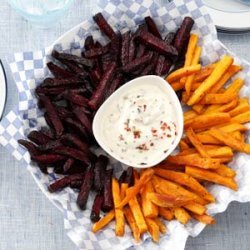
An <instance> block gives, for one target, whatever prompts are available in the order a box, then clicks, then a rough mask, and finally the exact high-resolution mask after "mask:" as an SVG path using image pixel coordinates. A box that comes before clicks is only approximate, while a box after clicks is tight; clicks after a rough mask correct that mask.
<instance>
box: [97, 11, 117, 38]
mask: <svg viewBox="0 0 250 250" xmlns="http://www.w3.org/2000/svg"><path fill="white" fill-rule="evenodd" d="M93 19H94V21H95V22H96V24H97V25H98V26H99V28H100V30H101V32H103V33H104V34H105V35H106V36H107V37H108V38H109V39H112V38H113V37H114V36H116V33H115V32H114V30H113V29H112V27H111V26H110V25H109V24H108V22H107V21H106V19H105V18H104V16H103V15H102V13H97V14H96V15H94V16H93Z"/></svg>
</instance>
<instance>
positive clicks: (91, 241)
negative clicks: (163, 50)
mask: <svg viewBox="0 0 250 250" xmlns="http://www.w3.org/2000/svg"><path fill="white" fill-rule="evenodd" d="M97 11H101V12H102V13H103V14H104V16H105V17H106V18H107V20H108V22H109V23H111V25H112V26H113V27H115V29H116V30H122V32H124V31H126V30H127V29H128V28H129V29H133V28H134V27H135V26H136V25H137V24H140V23H141V22H142V20H143V17H145V16H147V15H150V16H152V17H153V18H154V20H156V23H157V25H158V27H159V29H160V31H161V33H162V34H164V35H165V34H166V33H167V32H169V31H173V30H176V29H177V27H178V26H179V25H180V23H181V21H182V18H183V17H184V16H187V15H188V16H192V17H193V18H194V19H195V27H194V32H195V33H197V34H199V35H200V37H201V40H200V45H201V46H202V48H203V53H202V63H204V64H207V63H210V62H214V61H216V60H218V59H219V57H220V56H221V55H223V54H225V53H229V52H228V50H227V49H226V48H225V47H224V46H223V45H222V44H221V43H220V42H219V41H218V40H216V39H217V36H216V31H215V27H214V25H213V23H212V21H211V18H210V16H209V15H208V14H207V13H206V9H205V7H204V5H203V4H202V2H201V1H200V0H196V1H192V0H176V1H175V2H174V3H170V4H168V5H166V6H164V7H162V8H160V7H159V6H158V5H157V4H156V3H155V2H154V1H152V0H145V1H144V0H136V1H131V0H129V1H128V0H112V1H107V0H101V1H100V3H99V7H98V8H97V10H96V11H95V12H97ZM89 34H92V35H93V36H94V38H95V39H98V40H100V41H101V42H102V43H105V38H103V37H101V34H100V32H99V30H98V28H97V26H96V25H95V24H94V22H93V21H92V20H88V21H85V22H84V23H82V24H81V25H79V26H77V27H76V28H75V29H74V30H73V31H71V32H70V33H67V35H66V37H63V38H61V40H60V41H58V43H57V44H56V45H52V46H50V47H48V48H45V49H43V50H41V51H36V52H22V53H16V54H14V55H13V56H10V57H9V58H8V61H9V65H10V68H11V71H12V73H13V77H14V79H15V82H16V84H17V88H18V92H19V106H18V107H17V108H16V109H15V110H13V111H11V112H10V113H9V114H8V115H7V116H6V117H5V118H4V119H3V120H2V122H1V124H0V143H1V144H2V145H3V146H5V147H6V148H7V149H8V151H9V152H10V153H11V154H13V156H14V157H15V158H16V159H17V160H19V161H20V163H21V164H22V165H23V166H25V167H27V168H28V170H29V171H30V173H31V174H32V176H33V177H34V179H35V181H36V182H37V184H38V185H39V186H40V188H41V190H42V191H43V192H44V193H45V195H47V196H48V198H49V199H50V200H51V201H52V202H53V203H54V204H55V205H56V206H57V207H58V208H59V209H60V210H61V211H62V212H63V214H64V225H65V229H66V231H67V234H68V236H69V237H70V238H71V239H72V241H73V242H74V243H75V244H76V245H77V246H78V247H79V248H80V249H95V250H96V249H110V248H115V249H126V248H131V249H132V248H136V249H155V248H157V249H184V246H185V242H186V239H187V237H188V235H192V236H196V235H198V234H199V233H200V232H201V230H202V229H203V228H204V225H202V224H201V223H197V222H195V221H191V222H189V223H188V225H186V226H185V227H184V226H183V225H181V224H180V223H178V222H177V221H172V222H170V223H167V227H168V233H167V235H166V236H164V237H162V238H161V241H160V244H159V245H157V246H156V245H155V244H154V243H152V241H151V240H150V238H149V237H148V235H145V236H144V239H143V241H142V243H141V244H140V245H135V242H134V241H133V239H132V237H131V233H130V231H129V229H128V227H126V234H125V236H124V237H122V238H120V237H119V238H117V237H116V236H115V234H114V224H112V223H111V225H110V226H109V227H108V228H107V229H105V230H103V231H101V232H99V233H98V234H93V233H92V232H91V223H90V220H89V214H90V209H91V203H92V201H93V198H94V195H93V194H91V197H90V199H89V202H88V204H87V210H86V211H84V212H82V211H80V210H79V209H78V207H77V206H76V197H77V194H76V193H75V192H74V191H73V190H71V189H69V188H66V189H64V190H63V191H61V192H60V193H56V194H50V193H49V192H48V191H47V186H48V185H49V183H50V182H51V181H53V180H55V179H56V178H58V177H59V176H56V175H54V174H53V173H52V172H51V171H49V175H44V174H42V173H41V172H40V170H39V169H38V168H37V167H36V166H35V165H33V163H32V162H31V161H30V157H29V154H28V153H27V152H26V151H25V150H24V149H23V148H21V147H20V146H18V143H17V140H18V139H21V138H25V135H27V134H28V133H29V132H30V131H31V130H35V129H40V128H41V127H43V126H45V125H46V123H45V120H44V118H43V116H42V112H41V111H40V110H39V109H38V108H37V100H36V98H35V95H34V89H35V87H36V86H37V85H38V84H40V82H41V81H42V79H44V78H45V77H47V76H48V75H49V72H48V70H47V68H46V62H47V61H49V60H50V54H51V51H52V49H53V47H55V48H56V49H57V50H59V51H66V52H70V53H73V54H76V55H79V54H80V52H81V50H82V48H83V44H84V39H85V38H86V36H88V35H89ZM235 58H236V63H238V64H241V65H242V66H243V67H244V71H243V72H242V73H240V74H238V76H241V77H242V78H244V79H246V85H245V87H244V88H243V89H242V92H241V94H242V95H244V96H249V94H250V86H249V80H248V79H249V78H247V76H249V75H250V69H249V64H248V63H247V62H246V61H244V60H240V59H239V58H237V57H235ZM249 160H250V158H249V156H245V155H242V154H238V156H237V157H236V158H235V160H234V162H233V163H232V167H233V168H234V169H235V170H236V171H237V178H238V179H237V180H238V184H239V191H238V192H233V191H231V190H229V189H227V188H225V187H221V186H216V185H213V186H212V187H210V188H211V192H212V193H213V194H214V195H215V197H216V199H217V202H216V203H215V204H212V205H210V206H209V207H208V212H209V213H210V214H215V213H218V212H222V211H224V210H225V209H226V207H227V205H228V204H229V202H231V201H233V200H237V201H241V202H245V201H250V194H249V192H248V190H250V181H249V180H250V169H249V167H247V161H249ZM111 165H114V168H115V170H116V173H119V172H121V170H122V168H123V166H122V165H121V164H120V163H117V162H115V161H114V160H112V161H111Z"/></svg>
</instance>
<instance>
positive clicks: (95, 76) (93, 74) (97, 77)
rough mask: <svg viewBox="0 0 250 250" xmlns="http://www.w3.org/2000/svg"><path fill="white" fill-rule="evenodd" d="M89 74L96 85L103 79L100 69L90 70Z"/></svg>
mask: <svg viewBox="0 0 250 250" xmlns="http://www.w3.org/2000/svg"><path fill="white" fill-rule="evenodd" d="M89 76H90V78H91V81H92V82H93V84H94V86H97V85H98V84H99V82H100V79H101V71H100V70H99V69H97V68H96V69H94V70H91V71H90V72H89Z"/></svg>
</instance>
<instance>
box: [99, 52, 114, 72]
mask: <svg viewBox="0 0 250 250" xmlns="http://www.w3.org/2000/svg"><path fill="white" fill-rule="evenodd" d="M111 63H112V56H111V55H110V54H105V55H103V56H102V57H101V66H102V72H106V71H107V70H108V68H109V65H110V64H111Z"/></svg>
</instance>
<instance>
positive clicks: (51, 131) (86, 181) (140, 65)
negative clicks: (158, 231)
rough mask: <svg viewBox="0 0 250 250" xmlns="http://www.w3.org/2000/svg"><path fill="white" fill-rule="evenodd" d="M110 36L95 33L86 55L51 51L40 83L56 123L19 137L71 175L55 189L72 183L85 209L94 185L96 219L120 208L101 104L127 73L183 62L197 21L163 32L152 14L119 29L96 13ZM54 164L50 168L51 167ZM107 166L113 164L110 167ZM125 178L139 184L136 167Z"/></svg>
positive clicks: (44, 166) (47, 163) (48, 116)
mask: <svg viewBox="0 0 250 250" xmlns="http://www.w3.org/2000/svg"><path fill="white" fill-rule="evenodd" d="M93 19H94V21H95V23H96V24H97V26H98V27H99V30H100V32H101V33H103V34H104V35H105V36H106V37H107V38H108V41H107V43H106V44H101V43H100V42H99V41H95V40H94V38H93V36H92V35H89V36H88V37H87V38H86V39H85V42H84V48H83V50H82V51H81V53H79V54H81V55H73V54H69V53H65V52H58V51H56V50H54V51H53V52H52V57H51V58H52V61H50V62H48V63H47V67H48V69H49V70H50V72H51V74H50V75H49V76H47V78H46V79H43V82H42V83H41V84H40V85H39V86H37V88H36V90H35V93H36V95H37V97H38V106H39V108H41V109H44V118H45V120H46V122H47V125H48V127H49V128H46V129H45V128H42V129H41V130H39V131H31V132H30V133H29V134H28V136H27V137H28V139H29V140H30V141H27V140H19V141H18V142H19V144H20V145H22V146H24V147H25V148H26V149H27V150H28V151H29V153H30V155H31V160H33V161H34V162H36V163H37V165H38V167H39V168H40V170H41V171H42V172H43V173H44V174H48V172H47V170H49V169H50V168H49V167H52V169H53V172H54V173H55V174H63V175H64V177H62V178H60V179H58V180H56V181H55V182H53V183H52V184H50V185H49V187H48V189H49V191H50V192H57V191H61V190H62V189H63V188H65V187H70V188H74V189H78V190H79V195H78V198H77V201H76V202H77V204H78V206H79V208H80V209H82V210H84V209H85V208H86V204H87V200H88V197H89V193H90V191H91V190H92V191H94V192H95V193H96V194H95V199H94V201H93V203H92V204H91V205H92V211H91V215H90V219H91V220H92V221H93V222H96V221H98V220H99V219H100V210H102V211H105V212H106V211H110V210H111V209H113V207H114V204H113V196H112V185H111V184H112V175H113V169H109V168H108V164H109V159H108V157H106V156H104V155H100V156H98V157H97V156H96V155H95V154H94V153H93V152H92V148H96V146H97V145H96V141H95V140H94V136H93V132H92V120H93V118H94V115H95V112H96V111H97V110H98V108H99V107H100V106H101V105H102V103H103V102H104V101H105V100H106V99H107V98H108V97H109V96H110V95H112V93H113V92H114V91H116V90H117V89H118V88H119V87H120V86H122V85H123V84H124V83H125V82H127V81H128V80H132V79H134V78H135V77H139V76H143V75H148V74H155V75H159V76H165V75H166V74H167V73H168V72H169V71H170V68H171V67H172V66H173V67H172V68H174V67H178V65H180V64H182V63H183V55H185V51H186V49H187V42H188V39H189V36H190V31H191V29H192V26H193V23H194V21H193V20H192V19H191V18H190V17H186V18H184V20H183V22H182V24H181V26H180V28H179V29H178V30H177V31H174V32H175V33H174V32H170V33H168V34H167V36H166V37H165V39H163V38H162V37H163V36H162V35H163V34H161V32H160V30H159V29H158V27H157V25H156V23H155V22H154V20H153V19H152V18H151V17H149V16H148V17H145V19H144V22H143V23H142V24H140V25H139V26H138V27H137V28H136V29H135V31H134V32H133V31H132V30H128V31H126V32H122V33H120V31H117V32H116V31H115V30H114V29H113V28H112V26H111V25H110V24H109V23H108V22H107V20H105V18H104V16H103V15H102V14H101V13H98V14H96V15H95V16H94V17H93ZM48 168H49V169H48ZM107 169H108V170H107ZM119 181H120V182H125V183H128V185H129V186H132V185H133V184H134V183H133V182H134V176H133V168H132V167H129V168H128V169H127V170H126V171H124V172H123V174H122V175H121V177H120V180H119Z"/></svg>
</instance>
